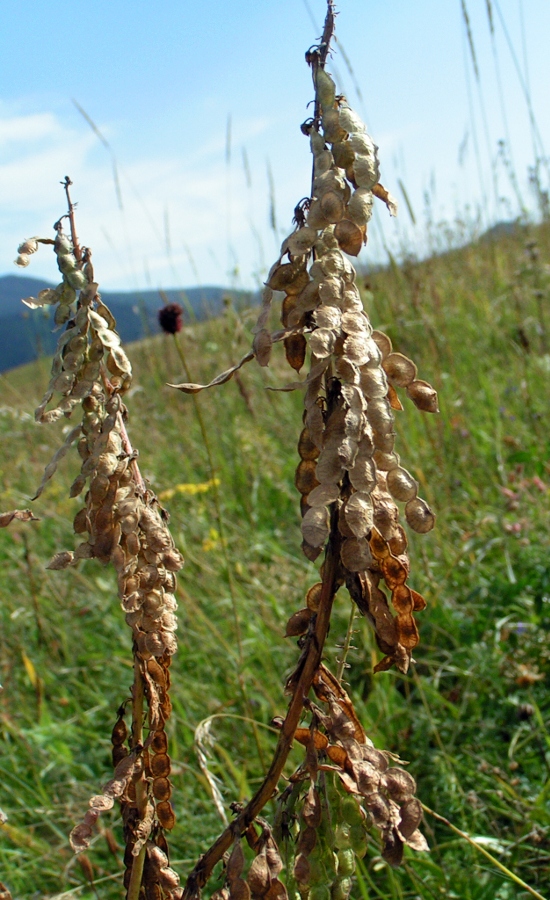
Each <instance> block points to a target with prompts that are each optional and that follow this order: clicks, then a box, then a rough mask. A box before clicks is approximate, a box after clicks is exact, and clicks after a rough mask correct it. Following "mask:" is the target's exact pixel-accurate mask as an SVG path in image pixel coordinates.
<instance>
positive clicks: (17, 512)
mask: <svg viewBox="0 0 550 900" xmlns="http://www.w3.org/2000/svg"><path fill="white" fill-rule="evenodd" d="M14 520H16V521H18V522H38V521H39V519H38V517H37V516H35V515H34V513H33V512H31V510H30V509H12V510H11V511H10V512H5V513H0V528H7V526H8V525H10V524H11V523H12V522H13V521H14Z"/></svg>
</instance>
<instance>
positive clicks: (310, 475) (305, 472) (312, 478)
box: [294, 458, 319, 495]
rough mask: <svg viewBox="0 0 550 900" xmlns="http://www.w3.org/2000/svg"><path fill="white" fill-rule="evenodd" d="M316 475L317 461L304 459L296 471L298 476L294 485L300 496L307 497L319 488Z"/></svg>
mask: <svg viewBox="0 0 550 900" xmlns="http://www.w3.org/2000/svg"><path fill="white" fill-rule="evenodd" d="M316 473H317V463H316V462H315V460H314V459H311V458H307V459H302V461H301V463H299V465H298V468H297V469H296V476H295V478H294V484H295V485H296V488H297V490H298V491H299V492H300V494H304V495H307V494H309V493H310V491H312V490H313V488H315V487H317V485H318V484H319V481H318V480H317V474H316Z"/></svg>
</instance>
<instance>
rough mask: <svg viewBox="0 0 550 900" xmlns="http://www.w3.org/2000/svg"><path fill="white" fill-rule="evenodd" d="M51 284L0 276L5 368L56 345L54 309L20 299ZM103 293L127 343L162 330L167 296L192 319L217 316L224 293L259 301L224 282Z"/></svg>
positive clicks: (0, 358) (0, 357)
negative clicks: (32, 306) (161, 316)
mask: <svg viewBox="0 0 550 900" xmlns="http://www.w3.org/2000/svg"><path fill="white" fill-rule="evenodd" d="M48 287H54V285H52V284H51V283H48V282H46V281H42V280H40V279H38V278H28V277H27V276H24V275H3V276H1V277H0V372H5V371H6V370H7V369H13V368H15V367H16V366H20V365H23V364H24V363H27V362H32V360H34V359H37V357H39V356H48V355H50V354H52V353H53V352H54V350H55V347H56V344H57V340H58V337H59V332H54V331H53V328H54V324H53V317H52V315H51V310H50V309H49V308H47V307H46V308H45V309H44V310H41V309H37V310H30V309H28V308H27V307H26V306H24V304H22V303H21V300H22V299H23V298H26V297H36V295H37V294H38V292H39V291H41V290H43V289H44V288H48ZM101 297H102V299H103V300H104V302H105V303H106V304H107V306H108V307H109V308H110V310H111V311H112V313H113V315H114V317H115V319H116V321H117V330H118V332H119V334H120V336H121V338H122V340H123V341H124V342H126V343H127V342H129V341H137V340H139V339H140V338H143V337H146V336H148V335H151V334H157V333H158V331H159V326H158V322H157V311H158V310H159V309H160V307H161V306H162V305H163V303H164V300H165V298H166V299H167V300H168V301H169V302H170V303H179V304H180V305H181V306H182V307H183V309H184V319H185V320H186V321H188V322H192V321H200V320H202V319H206V318H208V317H209V316H216V315H218V314H219V313H220V312H221V310H222V309H223V300H224V297H231V299H232V300H233V302H234V303H235V305H237V306H239V307H240V306H244V305H247V304H251V303H253V302H254V295H253V294H251V293H249V292H246V291H235V290H227V289H226V288H221V287H212V286H206V287H200V288H187V289H170V290H167V291H163V292H162V296H161V293H160V292H159V291H101Z"/></svg>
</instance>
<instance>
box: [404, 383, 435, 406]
mask: <svg viewBox="0 0 550 900" xmlns="http://www.w3.org/2000/svg"><path fill="white" fill-rule="evenodd" d="M407 394H408V395H409V397H410V398H411V400H412V401H413V403H414V405H415V406H416V407H417V409H420V410H422V411H423V412H431V413H436V412H439V406H438V403H437V391H435V390H434V389H433V387H432V386H431V384H428V382H427V381H413V382H412V384H409V385H408V387H407Z"/></svg>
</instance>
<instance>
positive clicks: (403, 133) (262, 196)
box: [0, 0, 550, 289]
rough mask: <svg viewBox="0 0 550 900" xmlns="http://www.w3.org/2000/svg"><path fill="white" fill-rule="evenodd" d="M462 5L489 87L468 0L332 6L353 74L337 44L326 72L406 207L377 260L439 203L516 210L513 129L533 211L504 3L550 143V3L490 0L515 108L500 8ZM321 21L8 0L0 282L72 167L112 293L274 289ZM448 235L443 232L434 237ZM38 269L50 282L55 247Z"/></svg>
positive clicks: (312, 10) (0, 56)
mask: <svg viewBox="0 0 550 900" xmlns="http://www.w3.org/2000/svg"><path fill="white" fill-rule="evenodd" d="M465 2H466V7H467V10H468V13H469V16H470V20H471V27H472V34H473V39H474V44H475V49H476V56H477V63H478V69H479V74H480V86H481V87H480V88H479V87H478V85H477V82H476V79H475V76H474V72H473V68H472V63H471V54H470V50H469V46H468V43H467V39H466V35H465V29H464V22H463V18H462V13H461V0H414V2H413V0H368V2H367V0H340V3H339V4H338V7H339V10H340V15H339V17H338V25H337V37H338V39H339V41H340V42H341V46H342V47H343V49H344V51H345V53H346V55H347V57H348V58H349V60H350V61H351V65H352V67H353V73H354V74H353V76H352V75H351V74H350V72H349V70H348V67H347V65H346V63H345V60H344V59H343V56H342V53H341V51H340V49H339V46H338V45H336V48H335V49H336V52H335V55H334V57H333V60H332V61H331V63H330V64H329V66H328V68H329V70H331V71H332V72H333V74H334V75H335V76H336V79H337V83H338V85H339V88H340V89H341V90H342V91H343V92H344V93H345V94H346V96H347V97H348V99H349V101H350V103H351V104H352V105H353V106H354V107H355V108H356V109H357V111H358V112H359V113H360V114H362V115H363V117H364V118H365V119H366V122H367V125H368V127H369V130H370V132H371V134H372V136H373V138H374V139H375V141H376V143H378V144H379V146H380V157H381V163H382V180H383V182H384V184H385V185H386V187H388V188H389V189H390V190H391V191H392V193H394V194H395V195H396V196H397V198H398V199H399V200H400V201H401V206H400V216H399V219H398V221H397V222H394V221H393V220H389V219H388V218H387V214H386V211H385V209H383V208H382V209H380V210H379V211H378V215H377V217H376V221H375V222H373V225H372V228H371V232H370V241H369V245H368V247H367V250H366V251H363V253H362V257H365V260H367V259H371V260H380V259H384V257H385V250H384V245H386V246H389V247H390V248H392V249H393V250H394V251H398V250H399V249H400V248H405V247H407V248H416V249H418V250H422V249H425V247H426V227H425V221H426V217H427V215H428V213H427V205H428V204H429V208H430V210H431V211H430V213H429V218H430V219H431V221H432V222H435V223H437V222H440V221H442V220H446V221H448V222H451V223H452V222H453V221H454V219H455V218H456V217H457V216H458V217H462V218H468V217H470V218H473V217H475V214H476V213H477V211H478V210H480V215H481V221H482V226H486V225H488V224H490V223H491V222H493V221H495V220H496V219H498V218H509V217H511V216H514V215H517V213H518V210H519V207H518V202H517V200H516V198H515V196H514V191H513V189H512V186H511V184H510V181H509V178H508V176H507V175H506V172H505V169H504V167H503V166H502V164H501V163H499V164H497V165H496V169H494V171H496V184H495V181H494V178H493V175H492V171H493V170H492V167H491V162H493V164H495V160H496V158H497V151H498V140H499V139H501V138H506V136H507V134H508V135H509V136H510V152H511V156H512V159H513V163H514V166H515V169H516V171H517V176H518V181H519V183H520V190H521V194H522V197H523V202H524V203H526V204H527V205H531V206H532V201H531V196H530V194H529V189H528V186H527V179H526V173H527V166H528V165H529V164H532V161H533V147H532V134H531V129H530V124H529V117H528V112H527V106H526V103H525V99H524V96H523V94H522V90H521V86H520V82H519V79H518V75H517V73H516V71H515V68H514V63H513V60H512V57H511V54H510V50H509V47H508V44H507V41H506V37H505V34H504V30H503V25H502V21H501V18H500V15H499V10H500V12H501V13H502V18H503V20H504V23H505V26H506V28H507V29H508V32H509V35H510V38H511V41H512V44H513V47H514V52H515V53H516V56H517V60H518V65H519V67H520V70H521V77H522V79H523V81H524V82H525V83H527V84H528V85H529V87H530V90H531V96H532V106H533V110H534V113H535V116H536V120H537V125H538V128H539V131H540V133H541V137H542V143H543V146H544V147H545V148H550V116H549V104H548V99H547V91H548V84H550V54H548V51H547V43H548V36H549V35H550V4H548V2H546V0H498V2H497V0H491V3H490V5H491V8H492V10H493V16H494V26H495V38H494V47H495V49H496V59H497V64H498V68H499V71H500V77H501V89H502V99H503V101H504V109H505V113H504V114H503V110H502V103H501V95H500V94H499V91H498V86H497V81H496V71H497V70H496V65H495V56H494V54H493V45H492V43H491V37H490V31H489V26H488V16H487V0H465ZM324 12H325V0H240V2H238V3H237V2H232V3H229V2H227V0H224V2H222V0H202V2H189V0H179V2H176V0H157V3H155V4H151V3H150V2H143V0H132V2H129V0H108V2H107V0H93V2H91V3H90V2H89V0H87V2H86V3H84V2H81V0H73V2H72V3H71V4H70V5H67V6H65V7H62V8H58V7H56V6H55V5H53V6H52V5H51V4H49V3H48V4H46V3H45V2H43V0H36V2H35V3H33V4H32V5H31V7H30V8H29V11H28V12H27V11H26V10H24V11H22V8H21V4H20V3H15V2H13V0H3V4H2V13H3V15H2V18H3V23H2V28H1V31H0V76H1V77H0V84H1V86H2V87H1V92H0V274H6V273H14V272H16V271H17V270H16V269H15V267H14V266H13V264H12V261H13V259H14V257H15V250H16V246H17V244H18V243H19V241H20V240H22V239H23V238H25V237H29V236H31V235H34V234H41V235H42V234H44V235H48V234H49V233H50V229H51V225H52V223H53V221H54V220H55V219H56V218H57V217H58V216H59V215H60V214H61V212H63V197H62V192H61V188H60V187H59V184H58V182H59V181H60V179H61V178H63V176H64V175H66V174H69V175H70V176H71V177H72V179H73V181H74V182H75V188H74V197H75V199H77V200H78V201H79V213H78V215H79V230H80V233H81V236H82V239H83V241H84V243H86V244H89V245H90V246H91V247H92V248H93V250H94V260H95V263H96V273H97V277H98V278H99V280H100V282H101V283H102V284H103V285H104V287H106V288H117V289H130V288H137V287H147V286H152V287H169V286H175V285H185V286H191V285H193V284H197V283H200V284H224V283H225V284H227V283H235V284H243V285H247V286H252V285H254V284H256V283H257V282H258V281H259V280H261V278H262V276H263V275H264V274H265V270H266V267H268V266H269V264H270V263H271V261H272V259H273V257H274V254H275V252H276V249H277V246H278V244H279V243H280V241H281V239H282V238H283V237H284V235H285V234H286V232H287V231H288V229H289V227H290V221H291V217H292V210H293V207H294V205H295V204H296V202H297V201H298V200H300V199H301V198H302V197H303V196H304V195H305V194H306V193H307V192H308V185H309V178H310V159H309V150H308V145H307V140H306V139H305V138H304V137H303V136H302V135H301V133H300V130H299V125H300V123H301V122H302V121H303V120H304V119H305V118H306V117H307V115H308V110H307V104H308V103H309V101H310V100H311V98H312V87H311V78H310V74H309V71H308V68H307V66H306V65H305V63H304V51H305V50H306V49H307V47H308V46H309V45H310V44H312V43H314V41H315V39H316V37H318V35H319V33H320V27H321V24H322V20H323V17H324ZM312 18H313V19H314V20H315V22H317V23H318V24H317V26H316V27H315V28H314V26H313V23H312ZM468 84H469V89H470V98H471V99H470V101H469V99H468ZM355 85H358V86H359V88H360V92H361V98H360V97H359V96H358V94H357V91H356V88H355ZM73 99H74V100H76V101H77V102H78V103H79V104H80V105H81V106H82V107H83V108H84V109H85V110H86V112H87V113H88V115H89V116H90V117H91V118H92V119H93V120H94V122H95V123H96V124H97V126H98V127H99V129H100V131H101V133H102V134H103V135H104V137H105V138H106V140H107V141H108V143H109V146H110V148H111V151H109V150H108V149H107V148H106V147H105V146H104V145H103V144H102V143H101V142H100V140H99V139H98V137H97V136H96V135H95V134H94V133H93V131H92V130H91V128H90V127H89V125H88V124H87V123H86V121H85V120H84V119H83V117H82V116H81V115H80V113H79V112H78V110H77V109H76V107H75V106H74V104H73V102H72V100H73ZM229 119H230V128H229V129H228V121H229ZM228 130H229V131H230V141H229V146H228ZM476 146H477V152H476ZM228 149H229V150H230V152H229V153H228ZM539 152H542V151H539ZM112 154H114V157H115V159H116V164H117V168H118V173H119V181H120V190H121V198H122V209H121V208H120V205H119V202H118V200H117V194H116V191H115V184H114V178H113V158H112ZM459 157H460V158H459ZM493 168H494V166H493ZM270 180H271V181H272V184H273V191H272V193H273V196H274V201H275V217H276V225H277V234H275V233H274V232H273V230H272V228H271V225H270ZM400 181H401V182H402V183H403V184H404V185H405V186H406V190H407V192H408V195H409V197H410V200H411V204H412V207H413V210H414V213H415V217H416V219H417V225H416V226H413V224H412V222H411V219H410V216H409V214H408V212H407V209H406V206H405V203H404V202H403V195H402V193H401V190H400V185H399V182H400ZM495 187H496V192H495ZM495 193H496V196H495ZM497 197H499V198H500V197H502V198H504V199H503V200H502V201H500V200H499V201H498V202H497ZM468 209H469V212H467V210H468ZM443 233H444V230H443V229H442V228H438V229H432V239H433V240H435V241H437V240H441V239H442V238H441V236H442V235H443ZM25 274H29V275H33V274H34V275H37V276H38V275H40V276H44V277H48V278H52V279H54V278H55V269H54V265H53V262H52V260H51V259H50V258H49V255H48V253H47V251H45V250H42V252H41V253H40V254H39V255H38V256H37V257H35V259H34V260H33V263H32V265H31V267H30V268H29V269H27V270H26V272H25Z"/></svg>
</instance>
